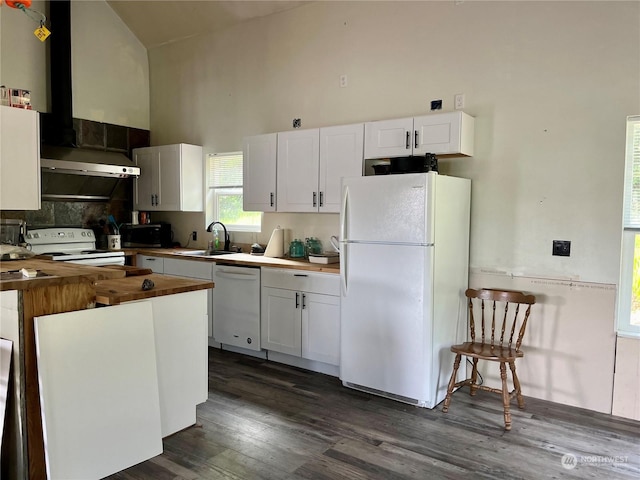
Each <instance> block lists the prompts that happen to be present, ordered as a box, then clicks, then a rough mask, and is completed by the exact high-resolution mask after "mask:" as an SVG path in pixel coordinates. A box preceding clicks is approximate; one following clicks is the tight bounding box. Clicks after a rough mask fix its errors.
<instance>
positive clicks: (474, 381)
mask: <svg viewBox="0 0 640 480" xmlns="http://www.w3.org/2000/svg"><path fill="white" fill-rule="evenodd" d="M477 390H478V359H477V358H474V359H473V369H472V370H471V385H469V395H471V396H472V397H474V396H475V395H476V391H477Z"/></svg>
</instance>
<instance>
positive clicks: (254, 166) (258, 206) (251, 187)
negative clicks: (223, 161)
mask: <svg viewBox="0 0 640 480" xmlns="http://www.w3.org/2000/svg"><path fill="white" fill-rule="evenodd" d="M277 138H278V134H277V133H268V134H266V135H255V136H253V137H246V138H245V139H244V140H243V142H242V155H243V162H242V166H243V167H242V168H243V183H244V185H243V189H242V197H243V208H244V210H245V211H246V212H275V211H276V148H277Z"/></svg>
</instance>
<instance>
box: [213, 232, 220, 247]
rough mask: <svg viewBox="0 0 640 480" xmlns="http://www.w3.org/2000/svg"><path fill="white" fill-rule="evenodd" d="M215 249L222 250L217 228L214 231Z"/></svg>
mask: <svg viewBox="0 0 640 480" xmlns="http://www.w3.org/2000/svg"><path fill="white" fill-rule="evenodd" d="M213 249H214V250H220V234H219V233H218V229H217V228H215V227H214V229H213Z"/></svg>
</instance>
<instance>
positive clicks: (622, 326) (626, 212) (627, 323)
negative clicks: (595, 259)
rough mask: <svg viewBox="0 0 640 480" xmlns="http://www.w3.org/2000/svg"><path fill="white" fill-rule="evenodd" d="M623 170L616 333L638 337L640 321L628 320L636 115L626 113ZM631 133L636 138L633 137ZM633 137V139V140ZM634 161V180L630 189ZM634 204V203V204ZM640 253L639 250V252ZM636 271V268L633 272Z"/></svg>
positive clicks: (638, 218)
mask: <svg viewBox="0 0 640 480" xmlns="http://www.w3.org/2000/svg"><path fill="white" fill-rule="evenodd" d="M626 126H627V128H626V142H625V145H626V147H625V170H624V172H625V173H624V208H623V219H622V242H621V243H622V245H621V253H620V284H619V288H618V302H617V303H618V308H617V317H618V318H617V333H618V335H619V336H628V337H634V338H640V325H633V324H632V323H631V304H632V299H633V264H634V256H635V252H636V236H638V235H640V215H639V214H638V213H637V212H636V213H634V212H632V201H631V199H632V198H633V197H635V198H636V200H637V199H638V198H640V183H639V182H638V180H639V179H638V177H640V174H639V173H638V170H640V116H638V115H636V116H629V117H627V124H626ZM634 136H637V137H638V138H635V139H634ZM634 140H635V142H634ZM634 164H635V167H636V168H635V170H636V183H638V185H637V186H636V187H635V189H634V181H633V177H634ZM636 208H637V206H636ZM639 254H640V252H639ZM637 274H638V275H640V272H637Z"/></svg>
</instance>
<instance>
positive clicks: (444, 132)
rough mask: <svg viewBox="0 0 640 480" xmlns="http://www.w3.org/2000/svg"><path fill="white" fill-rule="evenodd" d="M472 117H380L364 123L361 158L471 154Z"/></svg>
mask: <svg viewBox="0 0 640 480" xmlns="http://www.w3.org/2000/svg"><path fill="white" fill-rule="evenodd" d="M473 136H474V118H473V117H471V116H469V115H468V114H466V113H464V112H460V111H458V112H446V113H434V114H431V115H425V116H421V117H410V118H399V119H395V120H381V121H378V122H367V123H366V124H365V140H364V158H367V159H371V158H390V157H404V156H409V155H424V154H425V153H435V154H436V155H452V156H453V155H460V156H471V155H473Z"/></svg>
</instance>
